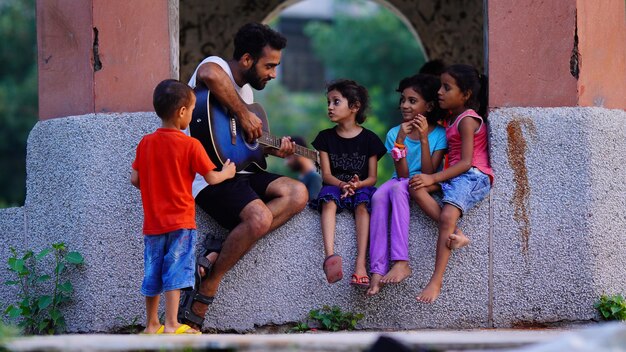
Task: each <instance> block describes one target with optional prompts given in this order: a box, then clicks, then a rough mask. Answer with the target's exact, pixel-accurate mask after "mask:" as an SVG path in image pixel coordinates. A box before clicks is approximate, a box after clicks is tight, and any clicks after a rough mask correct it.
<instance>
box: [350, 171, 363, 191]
mask: <svg viewBox="0 0 626 352" xmlns="http://www.w3.org/2000/svg"><path fill="white" fill-rule="evenodd" d="M348 184H349V185H350V187H351V188H352V190H353V191H356V190H357V189H359V188H361V180H360V179H359V175H354V176H352V179H351V180H350V182H348Z"/></svg>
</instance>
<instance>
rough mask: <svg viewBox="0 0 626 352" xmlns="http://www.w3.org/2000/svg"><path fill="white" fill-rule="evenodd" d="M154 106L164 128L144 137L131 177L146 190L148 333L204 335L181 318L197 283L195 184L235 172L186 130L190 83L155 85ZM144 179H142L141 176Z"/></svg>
mask: <svg viewBox="0 0 626 352" xmlns="http://www.w3.org/2000/svg"><path fill="white" fill-rule="evenodd" d="M153 104H154V110H155V111H156V114H157V115H158V116H159V117H160V118H161V121H162V124H161V128H159V129H157V130H156V131H155V132H153V133H151V134H149V135H146V136H144V137H143V138H142V140H141V141H140V142H139V145H138V146H137V155H136V157H135V161H134V162H133V165H132V173H131V176H130V182H131V183H132V184H133V185H134V186H135V187H137V188H139V190H140V191H141V201H142V203H143V211H144V223H143V233H144V235H145V236H144V244H145V248H144V278H143V283H142V285H141V293H142V294H143V295H145V296H146V329H145V330H144V333H149V334H150V333H157V334H160V333H173V334H200V333H201V332H200V331H197V330H195V329H192V328H191V327H190V326H188V325H186V324H180V323H178V321H177V315H178V302H179V300H180V289H182V288H186V287H190V286H193V285H194V283H195V277H194V275H195V266H196V263H195V255H194V253H195V245H196V237H197V234H196V221H195V203H194V199H193V196H192V194H191V184H192V182H193V180H194V178H195V175H196V173H198V174H200V175H204V179H205V180H206V182H207V183H209V184H217V183H220V182H222V181H224V180H226V179H229V178H232V177H233V176H234V175H235V165H234V164H233V163H231V162H230V161H229V160H227V161H226V163H225V164H224V166H223V167H222V170H221V171H213V170H214V169H215V165H214V164H213V163H212V162H211V160H210V159H209V157H208V156H207V153H206V151H205V150H204V148H203V147H202V144H200V142H199V141H198V140H196V139H194V138H191V137H189V136H187V135H186V134H184V133H183V132H182V131H181V130H184V129H186V128H187V127H188V126H189V122H190V121H191V115H192V112H193V109H194V107H195V104H196V97H195V95H194V93H193V91H192V90H191V88H189V86H187V85H186V84H184V83H181V82H180V81H177V80H173V79H168V80H164V81H162V82H161V83H159V84H158V85H157V86H156V88H155V89H154V96H153ZM140 180H141V181H140ZM161 292H165V324H164V325H161V323H160V322H159V316H158V307H159V296H160V294H161Z"/></svg>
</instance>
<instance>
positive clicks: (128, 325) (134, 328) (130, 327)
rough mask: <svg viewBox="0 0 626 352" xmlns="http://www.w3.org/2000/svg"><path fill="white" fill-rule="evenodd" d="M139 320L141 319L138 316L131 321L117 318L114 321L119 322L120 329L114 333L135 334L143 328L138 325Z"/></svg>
mask: <svg viewBox="0 0 626 352" xmlns="http://www.w3.org/2000/svg"><path fill="white" fill-rule="evenodd" d="M139 319H141V318H140V317H139V316H138V315H135V316H134V317H133V318H132V319H127V318H124V317H117V318H115V320H117V321H119V322H120V325H121V327H120V328H119V329H117V331H116V333H121V334H131V335H134V334H137V333H139V332H140V331H141V330H142V329H143V326H141V325H139Z"/></svg>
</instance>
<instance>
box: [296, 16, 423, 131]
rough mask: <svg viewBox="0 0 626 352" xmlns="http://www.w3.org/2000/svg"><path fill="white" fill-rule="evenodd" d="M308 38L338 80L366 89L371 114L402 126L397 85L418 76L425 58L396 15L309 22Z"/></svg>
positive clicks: (342, 17) (306, 28) (387, 122)
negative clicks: (411, 76)
mask: <svg viewBox="0 0 626 352" xmlns="http://www.w3.org/2000/svg"><path fill="white" fill-rule="evenodd" d="M305 33H306V34H307V35H308V36H309V37H310V38H311V41H312V44H313V48H314V50H315V54H316V55H317V56H318V57H319V59H320V60H321V61H322V62H323V63H324V64H325V65H326V67H327V68H328V69H330V71H331V75H332V76H333V77H336V78H340V77H341V78H350V79H353V80H355V81H357V82H359V83H360V84H362V85H364V86H365V87H366V88H367V89H368V91H369V93H370V98H371V101H372V115H374V116H377V117H378V118H379V119H380V120H381V121H383V122H384V124H385V125H386V126H387V128H391V127H393V126H395V125H397V124H398V122H399V121H400V116H399V115H400V114H399V112H398V101H399V95H398V93H397V92H396V88H397V87H398V83H399V82H400V80H401V79H402V78H404V77H407V76H410V75H413V74H416V73H417V71H418V70H419V68H420V67H421V66H422V65H423V64H424V62H425V58H424V53H423V52H422V50H421V49H420V47H419V45H418V44H417V42H416V40H415V38H414V37H413V34H412V33H411V32H410V31H409V30H408V28H407V27H406V26H405V25H404V23H402V21H400V19H399V18H398V17H397V16H396V15H395V14H393V13H392V12H391V11H389V10H387V9H386V8H383V7H381V8H380V10H379V11H376V12H375V13H373V14H372V15H369V16H366V17H351V16H347V15H343V14H339V15H338V16H337V17H336V18H335V20H334V21H333V22H332V23H323V22H312V23H310V24H309V25H307V27H305Z"/></svg>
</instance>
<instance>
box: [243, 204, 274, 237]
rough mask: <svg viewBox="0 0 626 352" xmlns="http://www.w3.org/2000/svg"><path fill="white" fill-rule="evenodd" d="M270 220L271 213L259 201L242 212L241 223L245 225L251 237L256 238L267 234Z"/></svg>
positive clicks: (270, 223) (271, 218)
mask: <svg viewBox="0 0 626 352" xmlns="http://www.w3.org/2000/svg"><path fill="white" fill-rule="evenodd" d="M272 220H273V217H272V212H271V211H270V210H269V209H268V208H267V206H265V204H264V203H263V202H262V201H260V200H256V201H254V202H252V203H250V204H248V205H247V206H246V207H245V208H244V210H243V211H242V223H244V224H246V226H247V228H248V231H249V232H250V234H251V235H253V236H255V237H258V238H260V237H263V236H264V235H265V234H267V232H268V231H269V229H270V226H271V225H272Z"/></svg>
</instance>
